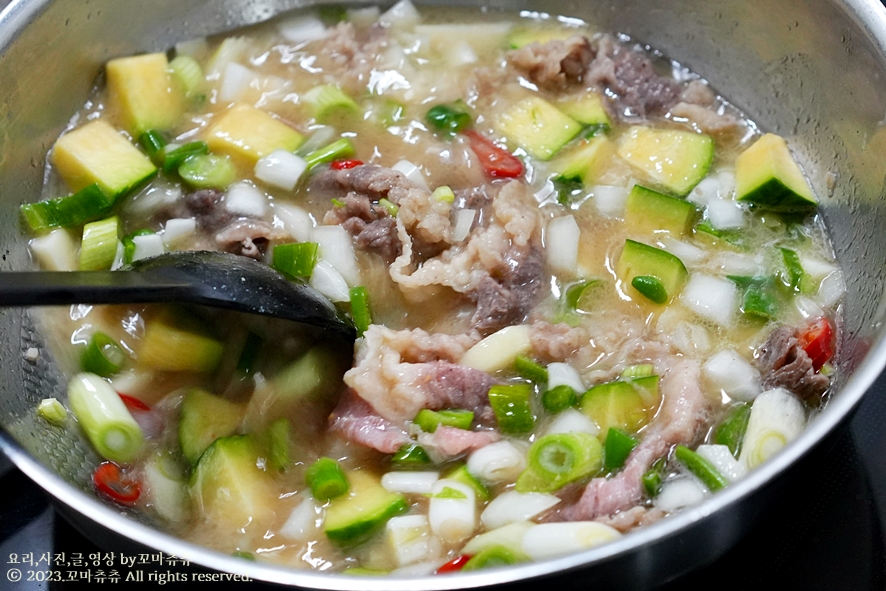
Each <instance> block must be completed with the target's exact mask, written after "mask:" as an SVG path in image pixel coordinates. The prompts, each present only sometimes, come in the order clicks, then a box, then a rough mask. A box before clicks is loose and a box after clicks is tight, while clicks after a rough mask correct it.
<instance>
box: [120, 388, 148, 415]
mask: <svg viewBox="0 0 886 591" xmlns="http://www.w3.org/2000/svg"><path fill="white" fill-rule="evenodd" d="M117 394H118V395H119V396H120V399H121V400H122V401H123V404H125V405H126V408H128V409H129V412H132V411H134V410H144V411H148V410H151V407H150V406H148V405H147V404H145V403H144V402H142V401H141V400H139V399H138V398H136V397H134V396H130V395H129V394H121V393H120V392H117Z"/></svg>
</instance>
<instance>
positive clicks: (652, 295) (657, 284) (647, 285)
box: [631, 275, 670, 304]
mask: <svg viewBox="0 0 886 591" xmlns="http://www.w3.org/2000/svg"><path fill="white" fill-rule="evenodd" d="M631 286H632V287H633V288H634V289H636V290H637V291H639V292H640V293H641V294H642V295H643V296H644V297H645V298H646V299H647V300H649V301H650V302H652V303H654V304H664V303H665V302H667V301H668V298H669V297H670V296H668V290H667V289H665V286H664V284H663V283H662V282H661V279H659V278H658V277H654V276H652V275H637V276H636V277H634V278H633V279H631Z"/></svg>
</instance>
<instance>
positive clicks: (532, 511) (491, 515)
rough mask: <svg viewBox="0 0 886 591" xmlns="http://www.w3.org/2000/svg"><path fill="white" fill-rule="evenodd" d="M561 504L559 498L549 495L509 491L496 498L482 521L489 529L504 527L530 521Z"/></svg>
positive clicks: (481, 517) (485, 512)
mask: <svg viewBox="0 0 886 591" xmlns="http://www.w3.org/2000/svg"><path fill="white" fill-rule="evenodd" d="M559 502H560V499H559V498H558V497H555V496H554V495H549V494H547V493H538V492H530V493H520V492H517V491H515V490H509V491H505V492H503V493H501V494H500V495H498V496H497V497H495V498H494V499H493V500H492V502H490V503H489V505H487V506H486V509H485V510H484V511H483V513H482V514H481V515H480V521H482V522H483V525H485V526H486V527H487V528H488V529H495V528H498V527H503V526H505V525H508V524H509V523H518V522H521V521H529V520H530V519H532V518H533V517H536V516H538V515H541V514H542V513H544V512H545V511H547V510H548V509H550V508H551V507H553V506H554V505H556V504H557V503H559Z"/></svg>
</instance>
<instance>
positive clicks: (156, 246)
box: [132, 234, 166, 262]
mask: <svg viewBox="0 0 886 591" xmlns="http://www.w3.org/2000/svg"><path fill="white" fill-rule="evenodd" d="M132 243H133V244H134V245H135V250H133V252H132V260H133V262H134V261H140V260H141V259H146V258H149V257H155V256H157V255H161V254H163V253H164V252H166V248H165V247H164V246H163V237H162V236H160V234H145V235H144V236H133V237H132Z"/></svg>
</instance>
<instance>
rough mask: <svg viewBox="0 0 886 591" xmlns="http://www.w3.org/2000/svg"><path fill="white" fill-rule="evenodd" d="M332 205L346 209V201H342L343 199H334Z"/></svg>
mask: <svg viewBox="0 0 886 591" xmlns="http://www.w3.org/2000/svg"><path fill="white" fill-rule="evenodd" d="M332 204H333V205H334V206H336V207H344V206H345V202H344V201H342V200H341V199H336V198H334V197H333V198H332Z"/></svg>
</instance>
